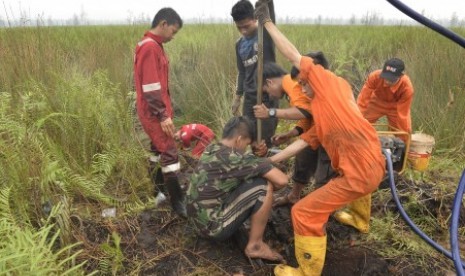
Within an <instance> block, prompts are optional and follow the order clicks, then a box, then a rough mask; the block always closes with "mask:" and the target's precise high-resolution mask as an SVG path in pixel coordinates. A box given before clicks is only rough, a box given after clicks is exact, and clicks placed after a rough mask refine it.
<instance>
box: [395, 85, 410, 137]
mask: <svg viewBox="0 0 465 276" xmlns="http://www.w3.org/2000/svg"><path fill="white" fill-rule="evenodd" d="M399 92H400V91H399ZM412 101H413V86H412V84H411V83H410V81H406V84H405V87H404V89H403V91H402V93H401V96H400V99H399V100H398V101H397V117H398V118H399V119H398V120H399V127H400V129H402V130H405V131H407V132H408V133H412V123H411V118H410V107H411V105H412Z"/></svg>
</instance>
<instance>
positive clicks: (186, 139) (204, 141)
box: [175, 124, 215, 159]
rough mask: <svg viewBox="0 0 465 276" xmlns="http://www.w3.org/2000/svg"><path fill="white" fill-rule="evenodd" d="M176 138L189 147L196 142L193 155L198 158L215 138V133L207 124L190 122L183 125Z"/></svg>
mask: <svg viewBox="0 0 465 276" xmlns="http://www.w3.org/2000/svg"><path fill="white" fill-rule="evenodd" d="M175 138H176V140H178V141H180V142H181V143H182V146H183V147H185V148H189V147H191V144H192V143H195V146H194V148H193V149H192V152H191V153H192V156H193V157H195V158H197V159H198V158H200V156H201V155H202V153H203V151H204V150H205V148H206V147H207V146H208V145H209V144H210V142H211V141H212V140H213V139H215V133H213V131H212V130H211V129H210V128H209V127H207V126H206V125H202V124H188V125H183V126H182V127H181V129H179V130H178V132H176V134H175Z"/></svg>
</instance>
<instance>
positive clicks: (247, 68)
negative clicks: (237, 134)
mask: <svg viewBox="0 0 465 276" xmlns="http://www.w3.org/2000/svg"><path fill="white" fill-rule="evenodd" d="M268 5H269V9H270V11H271V19H272V20H273V22H274V21H275V15H274V6H273V1H272V0H271V1H269V3H268ZM231 16H232V18H233V20H234V23H235V24H236V27H237V29H238V30H239V32H240V33H241V35H242V36H241V38H239V40H238V41H237V42H236V62H237V70H238V76H237V87H236V96H235V98H234V102H233V105H232V113H233V115H237V113H238V110H239V106H240V105H241V99H242V96H244V103H243V107H242V115H243V116H247V117H249V119H250V120H252V122H253V123H254V124H255V125H257V119H256V118H255V116H254V112H253V106H254V105H256V104H257V70H258V23H257V20H256V19H255V17H254V7H253V5H252V3H251V2H250V1H249V0H240V1H238V2H237V3H236V4H235V5H234V6H233V7H232V9H231ZM275 60H276V56H275V51H274V44H273V41H272V40H271V38H270V35H269V34H268V33H267V32H266V31H264V32H263V62H264V63H266V62H274V61H275ZM263 103H264V104H265V105H266V106H267V107H268V108H277V107H279V100H274V99H270V97H268V95H266V94H265V95H263ZM277 125H278V120H277V118H268V119H265V120H262V136H261V137H262V138H263V139H264V140H265V143H266V145H267V146H268V147H271V145H272V144H271V137H272V136H273V135H274V133H275V131H276V127H277ZM258 142H261V141H258Z"/></svg>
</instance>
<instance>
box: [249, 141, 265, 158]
mask: <svg viewBox="0 0 465 276" xmlns="http://www.w3.org/2000/svg"><path fill="white" fill-rule="evenodd" d="M252 152H253V154H255V155H256V156H258V157H263V156H265V155H266V154H267V153H268V147H267V146H266V144H265V140H262V141H261V142H260V143H257V142H255V143H253V144H252Z"/></svg>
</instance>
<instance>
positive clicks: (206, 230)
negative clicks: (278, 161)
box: [187, 143, 273, 237]
mask: <svg viewBox="0 0 465 276" xmlns="http://www.w3.org/2000/svg"><path fill="white" fill-rule="evenodd" d="M272 168H273V166H272V165H271V162H270V161H269V160H268V159H267V158H259V157H257V156H255V155H253V154H248V153H244V154H242V153H238V152H236V151H234V150H233V149H232V148H230V147H227V146H224V145H222V144H221V143H217V144H211V145H210V146H208V147H207V149H206V150H205V152H204V153H203V154H202V156H201V157H200V160H199V163H198V165H197V167H196V169H195V170H194V172H193V173H192V175H191V179H190V185H189V190H188V191H187V212H188V216H189V220H191V222H192V223H193V225H194V226H195V227H196V228H197V231H198V232H199V233H200V234H201V235H203V236H207V237H214V236H215V234H216V233H219V232H221V230H222V225H221V223H218V222H219V221H220V220H221V218H222V216H223V203H224V202H225V201H226V200H227V199H228V195H229V193H230V192H231V191H233V190H234V189H236V188H237V187H239V185H241V184H242V183H245V182H247V181H252V180H253V179H254V178H257V177H260V176H262V175H264V174H266V173H267V172H269V171H270V170H271V169H272Z"/></svg>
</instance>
